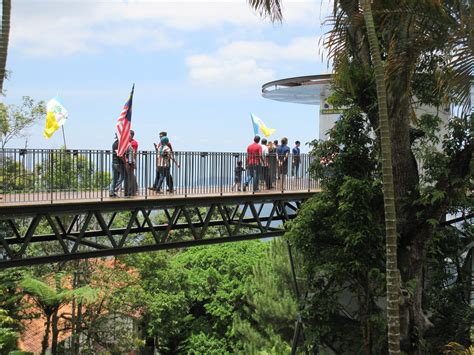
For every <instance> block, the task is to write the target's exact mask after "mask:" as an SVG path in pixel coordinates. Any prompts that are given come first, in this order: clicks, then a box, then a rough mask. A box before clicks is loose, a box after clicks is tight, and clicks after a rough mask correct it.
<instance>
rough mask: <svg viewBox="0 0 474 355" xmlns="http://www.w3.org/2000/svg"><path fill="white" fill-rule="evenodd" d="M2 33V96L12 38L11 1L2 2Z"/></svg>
mask: <svg viewBox="0 0 474 355" xmlns="http://www.w3.org/2000/svg"><path fill="white" fill-rule="evenodd" d="M2 5H3V6H2V31H1V33H0V95H2V94H3V80H4V79H5V75H6V70H5V66H6V64H7V53H8V39H9V37H10V15H11V9H12V2H11V0H3V2H2Z"/></svg>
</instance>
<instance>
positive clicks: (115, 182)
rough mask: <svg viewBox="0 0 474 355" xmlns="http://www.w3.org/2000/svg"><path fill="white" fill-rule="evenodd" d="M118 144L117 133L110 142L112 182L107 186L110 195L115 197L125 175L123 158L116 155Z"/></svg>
mask: <svg viewBox="0 0 474 355" xmlns="http://www.w3.org/2000/svg"><path fill="white" fill-rule="evenodd" d="M118 146H119V141H118V138H117V135H115V141H114V143H113V144H112V183H111V184H110V188H109V196H110V197H117V192H118V190H119V189H120V186H121V185H122V182H123V179H124V177H125V166H124V164H123V160H122V159H121V158H120V157H119V156H118V155H117V149H118Z"/></svg>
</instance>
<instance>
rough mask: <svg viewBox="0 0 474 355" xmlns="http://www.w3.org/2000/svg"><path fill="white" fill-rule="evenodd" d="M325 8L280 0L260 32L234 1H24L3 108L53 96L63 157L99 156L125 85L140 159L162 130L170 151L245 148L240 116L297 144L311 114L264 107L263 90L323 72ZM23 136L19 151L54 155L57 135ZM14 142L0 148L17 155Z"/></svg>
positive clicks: (248, 135) (321, 0)
mask: <svg viewBox="0 0 474 355" xmlns="http://www.w3.org/2000/svg"><path fill="white" fill-rule="evenodd" d="M330 8H331V5H330V3H329V1H328V0H314V1H309V0H286V1H285V0H283V14H284V19H283V22H282V23H272V22H271V21H270V20H269V19H265V18H262V17H261V16H260V15H259V14H258V13H255V12H254V11H253V10H252V9H251V8H250V6H249V5H248V2H247V1H245V0H240V1H237V0H219V1H217V0H216V1H198V0H188V1H181V0H175V1H160V0H153V1H152V0H148V1H140V0H133V1H123V0H120V1H118V0H117V1H114V0H108V1H98V0H96V1H92V0H81V1H77V0H76V1H69V0H61V1H59V0H57V1H51V0H50V1H41V0H38V1H34V0H15V1H13V4H12V18H11V32H10V46H9V52H8V59H7V70H9V71H10V78H9V80H8V81H6V82H5V84H4V89H5V91H6V97H4V98H3V100H4V102H5V103H7V104H17V103H19V102H20V99H21V97H22V96H25V95H27V96H31V97H32V98H34V99H35V100H44V101H48V100H49V99H51V98H53V97H54V96H56V95H59V97H60V98H61V100H62V103H63V105H64V106H65V107H66V108H67V110H68V112H69V119H68V121H67V123H66V124H65V126H64V129H65V136H66V142H67V147H68V148H74V149H110V147H111V145H112V143H113V138H114V132H115V124H116V123H117V118H118V116H119V114H120V112H121V110H122V108H123V105H124V104H125V102H126V100H127V98H128V96H129V94H130V90H131V87H132V84H133V83H134V84H135V95H134V101H133V114H132V129H134V130H135V138H136V139H137V141H138V142H139V144H140V147H139V148H140V149H141V150H152V149H153V142H157V140H158V133H159V132H160V131H167V132H168V136H169V138H170V141H171V142H172V143H173V148H174V149H175V150H177V151H226V152H228V151H238V152H240V151H245V149H246V147H247V145H248V144H249V143H251V141H252V138H253V128H252V124H251V120H250V112H252V113H254V114H255V115H257V116H258V117H260V118H261V119H262V120H263V121H264V122H265V124H266V125H267V126H268V127H270V128H275V129H276V133H275V134H274V135H273V136H272V137H271V138H272V139H280V138H281V137H284V136H286V137H288V138H289V141H290V145H291V146H293V145H294V141H295V140H300V141H301V142H302V143H303V146H302V152H307V151H308V148H307V146H305V145H304V144H305V143H306V142H308V141H311V140H313V139H315V138H318V124H319V117H318V110H319V107H318V106H313V105H301V104H293V103H282V102H277V101H272V100H268V99H264V98H263V97H262V96H261V88H262V85H263V84H264V83H267V82H269V81H273V80H278V79H283V78H288V77H296V76H304V75H313V74H323V73H329V72H330V68H329V66H328V60H327V57H326V56H325V52H324V50H323V47H322V38H323V35H324V32H325V29H324V28H323V26H322V23H323V21H324V20H325V18H326V16H327V14H328V11H329V10H330ZM43 128H44V120H42V121H40V122H39V123H38V124H37V125H35V126H34V127H32V128H31V129H29V130H28V142H27V144H28V148H60V147H61V146H62V145H63V137H62V134H61V132H60V131H58V132H56V133H55V134H54V135H53V137H52V138H51V139H49V140H46V139H45V138H43V135H42V132H43ZM24 146H25V138H21V139H16V140H12V141H11V142H10V143H9V144H8V146H7V147H10V148H22V147H24Z"/></svg>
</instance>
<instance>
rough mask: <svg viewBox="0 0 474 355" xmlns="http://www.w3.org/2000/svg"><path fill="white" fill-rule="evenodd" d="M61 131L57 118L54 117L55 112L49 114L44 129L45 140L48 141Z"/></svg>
mask: <svg viewBox="0 0 474 355" xmlns="http://www.w3.org/2000/svg"><path fill="white" fill-rule="evenodd" d="M58 129H59V124H58V121H56V117H54V113H53V112H48V113H47V114H46V126H45V127H44V131H43V136H44V138H46V139H48V138H51V136H52V135H53V133H54V132H56V131H57V130H58Z"/></svg>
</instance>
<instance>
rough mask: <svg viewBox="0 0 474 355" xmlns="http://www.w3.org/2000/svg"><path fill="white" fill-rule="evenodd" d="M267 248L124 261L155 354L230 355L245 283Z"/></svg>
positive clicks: (224, 247)
mask: <svg viewBox="0 0 474 355" xmlns="http://www.w3.org/2000/svg"><path fill="white" fill-rule="evenodd" d="M267 247H268V244H266V243H262V242H260V241H249V242H242V243H226V244H220V245H212V246H206V247H195V248H190V249H187V250H184V251H180V252H168V253H147V254H136V255H130V256H129V257H127V260H126V262H127V264H128V265H129V266H131V267H133V268H136V269H137V270H138V272H139V275H140V279H141V282H140V284H141V290H140V289H135V292H136V296H135V297H134V298H133V299H134V300H136V307H137V308H139V309H142V310H143V312H144V313H143V315H142V323H143V325H144V329H145V330H146V332H147V335H148V337H151V338H154V339H156V342H155V346H156V347H157V348H158V350H159V351H160V352H161V353H165V354H169V353H176V352H193V351H194V350H195V349H197V348H199V349H203V348H205V347H208V348H209V349H212V350H213V351H214V352H215V353H220V354H222V353H228V352H231V351H232V350H233V349H234V346H235V342H236V339H235V338H234V335H233V330H232V329H233V327H232V326H233V319H234V316H235V315H236V314H240V313H242V312H243V308H244V306H245V304H246V302H245V300H244V291H245V284H246V281H247V280H248V278H249V277H250V276H251V273H252V267H253V265H255V263H256V262H258V260H260V259H261V258H262V257H263V255H264V253H265V250H266V249H267Z"/></svg>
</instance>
